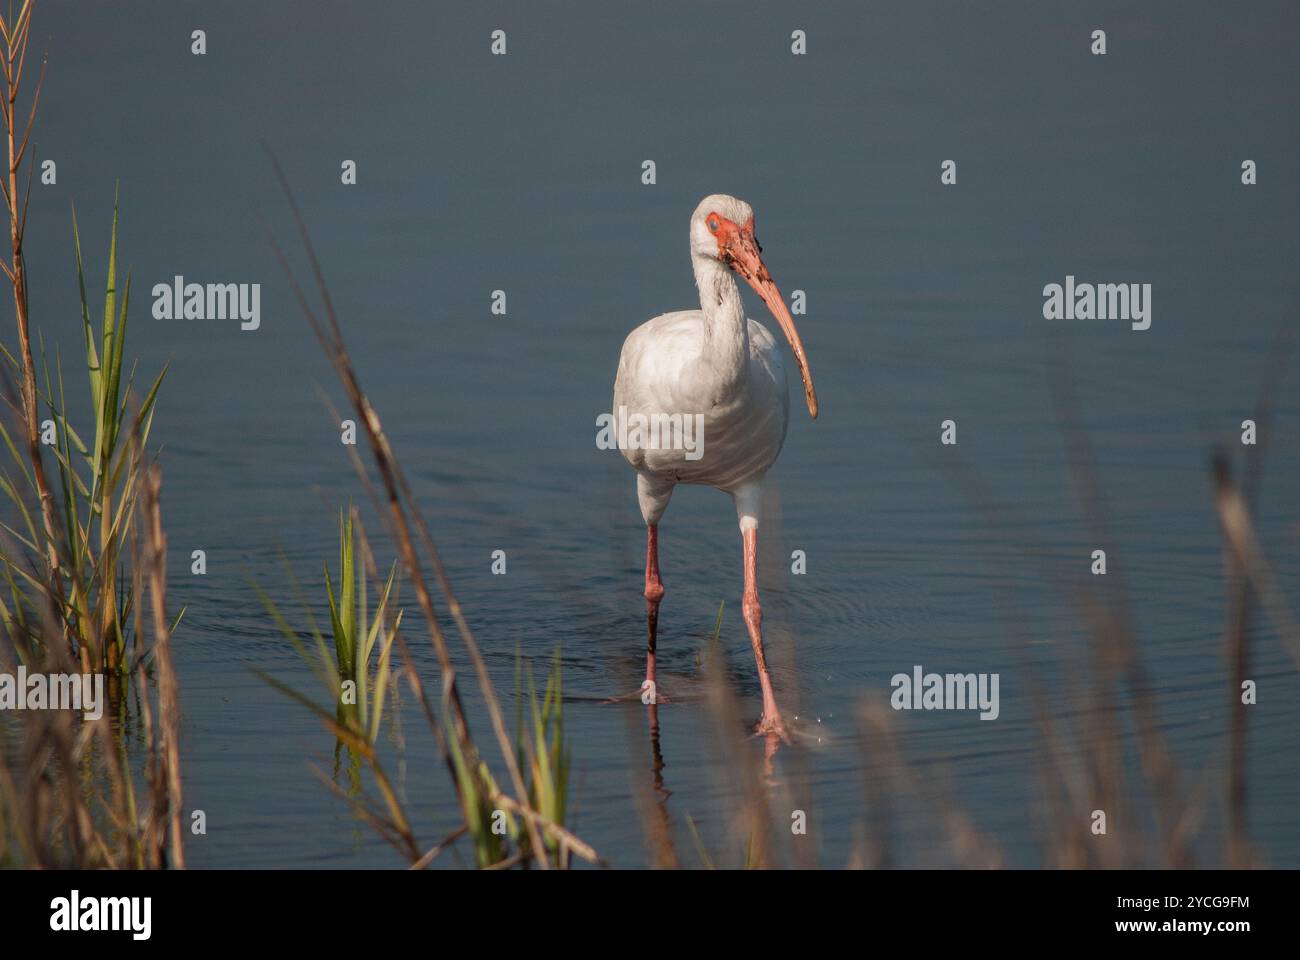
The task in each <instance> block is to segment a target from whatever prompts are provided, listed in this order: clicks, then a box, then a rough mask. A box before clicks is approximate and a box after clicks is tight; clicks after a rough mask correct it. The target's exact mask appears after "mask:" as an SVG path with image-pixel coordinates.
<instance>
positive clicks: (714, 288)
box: [614, 194, 817, 737]
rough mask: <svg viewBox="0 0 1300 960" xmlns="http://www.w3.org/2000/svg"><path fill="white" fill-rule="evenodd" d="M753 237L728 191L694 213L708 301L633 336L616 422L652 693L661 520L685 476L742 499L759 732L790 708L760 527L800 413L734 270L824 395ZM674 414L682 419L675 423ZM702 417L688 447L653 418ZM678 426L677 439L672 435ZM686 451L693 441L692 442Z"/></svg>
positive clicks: (739, 509) (697, 260) (772, 729)
mask: <svg viewBox="0 0 1300 960" xmlns="http://www.w3.org/2000/svg"><path fill="white" fill-rule="evenodd" d="M761 252H762V247H760V246H759V245H758V241H757V240H755V239H754V212H753V210H752V209H751V208H750V206H749V204H747V203H745V202H744V201H742V200H737V199H736V198H735V197H729V196H727V195H725V194H714V195H713V196H709V197H705V198H704V199H703V200H702V201H701V202H700V205H699V206H698V207H696V208H695V213H694V214H692V215H691V265H692V267H693V268H694V270H695V285H696V286H697V287H698V288H699V291H700V309H699V310H682V311H679V312H677V313H665V314H663V315H661V316H658V317H655V318H654V319H653V320H648V321H646V322H645V323H643V324H642V325H641V326H639V327H637V328H636V329H635V330H633V331H632V333H631V334H629V335H628V338H627V340H626V341H625V342H624V344H623V351H622V353H621V354H620V355H619V360H618V376H617V378H616V379H615V381H614V421H615V422H616V423H618V425H619V437H620V438H621V441H622V440H628V441H630V442H627V443H626V444H625V443H623V442H620V449H621V450H622V453H623V456H624V457H625V458H626V459H627V461H628V463H630V464H632V466H633V467H634V468H635V469H636V472H637V479H636V492H637V499H638V500H639V501H640V503H641V515H642V516H643V517H644V518H645V523H646V560H645V598H646V629H647V636H648V643H647V649H646V678H645V682H644V683H643V684H642V690H643V691H647V692H648V696H646V694H645V693H643V695H642V699H644V700H648V701H649V702H654V701H655V699H656V696H657V690H656V683H655V635H656V632H657V628H658V621H659V603H660V601H661V600H662V599H663V596H664V586H663V581H662V580H661V579H660V576H659V545H658V540H659V519H660V518H661V517H662V516H663V513H664V510H665V509H666V508H667V506H668V500H669V498H671V497H672V493H673V488H674V487H675V486H676V485H677V484H679V483H695V484H704V485H707V486H711V487H716V488H717V489H719V490H722V491H725V492H726V493H729V494H731V497H732V499H733V500H734V501H735V504H736V516H737V518H738V519H739V521H740V532H741V538H742V541H743V543H744V569H745V592H744V598H743V601H742V606H741V609H742V612H743V614H744V619H745V626H746V628H747V629H748V631H749V639H750V642H751V643H752V644H753V647H754V660H755V662H756V663H757V665H758V680H759V684H760V685H761V687H762V690H763V715H762V718H761V719H760V720H759V722H758V727H757V732H758V733H763V734H771V735H776V736H780V737H785V735H786V733H785V727H784V725H783V723H782V721H781V712H780V710H778V709H777V705H776V697H775V696H774V695H773V693H772V679H771V677H770V676H769V675H768V672H767V661H766V658H765V657H764V656H763V630H762V622H763V610H762V607H761V606H760V605H759V601H758V526H759V521H760V519H761V509H762V500H763V497H762V493H763V478H764V476H765V475H766V473H767V470H768V468H769V467H770V466H771V465H772V464H773V462H775V460H776V457H777V454H779V453H780V452H781V445H782V444H783V443H784V442H785V431H786V425H787V422H788V420H789V413H790V395H789V391H788V389H787V388H786V381H785V367H784V365H783V364H782V361H781V353H780V350H779V349H778V347H777V345H776V340H775V339H774V338H773V336H772V334H771V333H769V332H768V330H767V328H766V327H764V326H763V325H762V324H761V323H758V322H757V321H754V320H748V319H746V318H745V310H744V305H743V304H742V303H741V299H740V291H739V290H738V289H737V287H736V281H735V279H734V278H733V277H732V271H733V270H734V271H735V272H736V273H738V274H740V275H741V276H742V277H744V278H745V280H746V281H747V282H748V283H749V285H750V286H751V287H753V288H754V290H755V292H757V293H758V295H759V296H760V297H762V298H763V302H764V303H766V304H767V307H768V309H769V310H770V311H771V312H772V315H773V316H774V317H776V321H777V323H779V324H780V325H781V331H782V332H783V333H784V334H785V338H786V340H787V341H789V343H790V349H791V350H792V351H793V352H794V359H795V363H797V364H798V365H799V375H800V376H801V377H802V378H803V389H804V397H805V399H806V400H807V402H808V412H809V413H810V414H811V415H812V416H813V417H814V418H815V417H816V416H817V392H816V390H814V389H813V381H812V373H811V372H810V371H809V369H808V358H807V357H806V356H805V354H804V348H803V343H802V342H801V341H800V339H799V333H798V331H797V330H796V329H795V326H794V320H793V319H792V318H791V316H790V311H789V309H788V308H787V307H786V305H785V302H784V301H783V300H782V299H781V292H780V291H779V290H778V289H777V287H776V284H775V283H773V282H772V276H771V274H769V273H768V271H767V267H766V266H765V265H764V263H763V258H762V256H761V255H760V254H761ZM674 418H676V419H674ZM655 422H658V423H662V424H664V425H665V426H667V425H668V424H670V423H672V424H682V423H685V424H687V425H690V424H695V425H697V426H698V428H699V433H698V435H697V436H690V435H689V433H688V434H687V435H686V436H687V438H688V439H689V440H690V443H676V444H675V443H673V442H671V441H672V439H673V436H674V435H675V434H674V431H672V430H667V429H665V430H664V431H660V432H658V434H659V435H658V437H657V442H653V443H652V442H647V439H650V440H654V439H656V438H655V436H654V434H653V433H651V434H650V437H649V438H647V436H646V431H645V430H644V429H640V430H638V429H637V428H638V427H639V426H641V425H644V424H646V423H655ZM665 434H668V435H669V436H665ZM683 447H685V448H686V449H683Z"/></svg>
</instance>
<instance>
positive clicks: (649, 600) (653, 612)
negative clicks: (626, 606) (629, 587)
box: [642, 523, 664, 699]
mask: <svg viewBox="0 0 1300 960" xmlns="http://www.w3.org/2000/svg"><path fill="white" fill-rule="evenodd" d="M663 598H664V583H663V581H662V580H660V579H659V525H658V524H657V523H652V524H649V525H648V526H647V527H646V545H645V619H646V635H647V636H646V657H645V679H646V683H647V684H653V683H655V635H656V634H657V633H658V630H659V601H660V600H662V599H663ZM644 689H645V687H644V686H643V687H642V690H644ZM656 699H662V698H659V697H658V695H657V692H656Z"/></svg>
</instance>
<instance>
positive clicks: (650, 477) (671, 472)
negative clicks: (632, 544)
mask: <svg viewBox="0 0 1300 960" xmlns="http://www.w3.org/2000/svg"><path fill="white" fill-rule="evenodd" d="M732 289H733V295H734V287H733V288H732ZM736 306H737V308H738V307H739V297H738V296H737V297H736ZM742 322H743V323H744V324H745V327H744V331H743V333H742V332H741V323H742ZM789 413H790V396H789V390H788V388H787V385H786V377H785V367H784V365H783V363H782V360H781V351H780V349H779V348H778V347H777V344H776V340H775V339H774V338H773V337H772V334H771V333H770V332H768V330H767V328H766V327H764V326H763V325H762V324H761V323H758V322H757V321H755V320H746V319H744V315H743V313H740V314H739V316H738V317H736V318H735V319H734V320H732V321H731V322H730V323H728V322H727V321H726V320H725V319H723V320H722V321H721V322H719V321H717V320H715V319H711V318H708V317H706V316H705V314H704V313H703V311H701V310H682V311H679V312H676V313H665V314H662V315H661V316H658V317H655V318H654V319H652V320H648V321H646V322H645V323H643V324H642V325H641V326H639V327H637V328H636V329H635V330H633V331H632V333H631V334H629V335H628V338H627V340H626V341H625V342H624V344H623V350H622V353H621V354H620V356H619V363H618V375H617V377H616V379H615V381H614V411H613V414H614V418H615V421H616V423H619V427H620V431H622V430H623V429H624V425H623V424H622V422H621V418H624V417H626V418H628V419H630V418H632V417H633V416H634V415H637V414H640V415H641V416H643V417H646V418H650V417H653V416H655V415H659V414H670V415H673V414H680V415H681V416H682V417H687V416H695V415H696V414H700V415H702V417H703V420H702V434H701V436H700V438H699V440H700V441H701V444H700V447H701V449H700V454H701V455H700V456H699V458H698V459H689V458H688V456H687V451H686V450H682V449H672V448H671V446H670V445H667V444H662V443H661V444H660V446H659V447H658V448H655V449H645V448H644V446H639V447H634V448H631V449H621V451H620V452H621V453H622V454H623V456H624V458H626V460H627V461H628V463H630V464H631V465H632V466H633V467H634V468H635V469H636V470H637V473H638V474H639V475H640V480H639V483H638V490H639V492H640V495H641V507H642V512H643V513H645V514H646V520H647V522H657V520H658V517H659V515H660V514H662V512H663V508H664V507H666V506H667V503H668V498H669V497H670V496H671V494H672V488H673V486H675V485H676V484H678V483H693V484H705V485H708V486H712V487H717V488H718V489H720V490H724V491H726V492H728V493H732V494H735V493H736V492H737V491H739V490H742V489H743V488H745V487H746V486H747V485H748V484H752V483H754V482H756V481H759V480H761V479H762V477H763V474H764V473H766V472H767V469H768V467H770V466H771V465H772V463H773V461H775V460H776V458H777V455H778V454H779V453H780V452H781V446H782V444H783V443H784V442H785V432H786V426H787V423H788V421H789ZM620 435H626V434H625V433H621V434H620ZM665 447H667V448H665Z"/></svg>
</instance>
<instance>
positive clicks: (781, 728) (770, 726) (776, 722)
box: [754, 710, 790, 743]
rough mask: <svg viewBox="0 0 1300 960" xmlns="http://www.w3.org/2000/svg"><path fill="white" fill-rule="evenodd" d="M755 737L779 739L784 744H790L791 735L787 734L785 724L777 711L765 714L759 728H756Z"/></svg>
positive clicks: (759, 722)
mask: <svg viewBox="0 0 1300 960" xmlns="http://www.w3.org/2000/svg"><path fill="white" fill-rule="evenodd" d="M754 735H755V736H759V737H763V736H766V737H779V738H780V739H781V740H782V741H783V742H784V743H789V742H790V734H789V733H787V732H786V729H785V724H784V723H783V722H782V721H781V714H779V713H777V712H776V711H775V710H774V711H772V712H771V713H767V712H764V714H763V716H762V717H761V718H760V719H759V721H758V726H756V727H754Z"/></svg>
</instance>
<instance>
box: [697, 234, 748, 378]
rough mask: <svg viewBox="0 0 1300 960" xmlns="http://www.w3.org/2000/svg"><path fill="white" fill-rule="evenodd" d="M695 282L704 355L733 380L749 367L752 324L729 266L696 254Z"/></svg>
mask: <svg viewBox="0 0 1300 960" xmlns="http://www.w3.org/2000/svg"><path fill="white" fill-rule="evenodd" d="M693 259H694V261H695V263H694V267H695V285H696V286H697V287H698V288H699V291H700V310H701V312H703V314H704V351H703V356H702V359H703V360H704V361H705V362H707V363H708V364H709V366H711V367H713V368H714V369H715V370H716V371H718V372H719V373H721V374H723V375H724V377H725V378H726V379H728V380H729V381H731V382H734V381H736V380H739V379H741V378H743V377H744V375H745V373H746V371H747V370H748V369H749V365H748V358H749V324H748V323H747V322H746V321H745V305H744V303H743V302H742V301H741V299H740V290H739V289H738V288H737V287H736V279H735V277H734V276H733V274H732V272H731V270H730V268H728V267H726V266H725V265H723V264H721V263H719V262H718V261H717V260H714V259H713V258H712V257H699V256H697V257H694V258H693Z"/></svg>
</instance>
